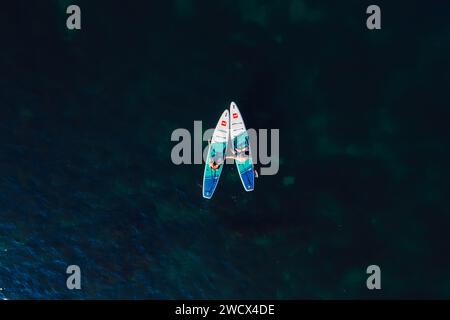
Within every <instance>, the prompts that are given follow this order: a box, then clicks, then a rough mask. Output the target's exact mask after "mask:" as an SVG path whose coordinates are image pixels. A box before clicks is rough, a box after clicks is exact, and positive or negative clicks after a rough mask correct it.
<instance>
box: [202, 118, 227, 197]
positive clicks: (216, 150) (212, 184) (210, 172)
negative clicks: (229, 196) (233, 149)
mask: <svg viewBox="0 0 450 320" xmlns="http://www.w3.org/2000/svg"><path fill="white" fill-rule="evenodd" d="M229 128H230V114H229V112H228V110H225V111H224V112H223V113H222V116H221V117H220V119H219V122H218V123H217V126H216V129H215V130H214V133H213V136H212V138H211V143H210V146H209V149H208V156H207V158H206V163H205V171H204V173H203V197H204V198H206V199H211V198H212V196H213V194H214V191H215V190H216V187H217V184H218V183H219V179H220V174H221V173H222V169H223V166H224V164H225V156H226V152H227V146H228V135H229V131H230V129H229ZM213 161H216V163H218V164H220V166H219V167H218V168H217V169H213V168H211V165H210V164H211V163H212V162H213Z"/></svg>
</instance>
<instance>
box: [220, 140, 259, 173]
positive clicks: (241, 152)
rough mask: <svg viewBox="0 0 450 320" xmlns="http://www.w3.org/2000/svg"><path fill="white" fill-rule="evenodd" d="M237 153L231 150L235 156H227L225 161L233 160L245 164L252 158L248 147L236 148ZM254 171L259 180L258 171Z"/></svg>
mask: <svg viewBox="0 0 450 320" xmlns="http://www.w3.org/2000/svg"><path fill="white" fill-rule="evenodd" d="M236 151H237V152H236ZM236 151H234V150H231V152H232V153H233V155H232V156H226V157H225V159H233V160H237V161H239V162H245V161H246V160H247V159H248V158H249V156H250V152H249V148H248V147H244V148H242V149H240V148H236ZM253 171H254V172H255V177H256V178H258V177H259V176H258V171H256V169H254V170H253Z"/></svg>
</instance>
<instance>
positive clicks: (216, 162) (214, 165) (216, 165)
mask: <svg viewBox="0 0 450 320" xmlns="http://www.w3.org/2000/svg"><path fill="white" fill-rule="evenodd" d="M222 163H223V159H222V158H218V159H214V158H211V159H209V166H210V167H211V169H213V170H218V169H219V168H220V166H221V165H222Z"/></svg>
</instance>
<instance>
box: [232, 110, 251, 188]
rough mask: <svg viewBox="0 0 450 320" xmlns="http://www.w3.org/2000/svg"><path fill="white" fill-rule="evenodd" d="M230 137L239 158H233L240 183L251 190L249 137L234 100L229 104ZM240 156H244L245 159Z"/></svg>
mask: <svg viewBox="0 0 450 320" xmlns="http://www.w3.org/2000/svg"><path fill="white" fill-rule="evenodd" d="M230 137H231V142H232V148H233V151H234V153H235V156H237V157H238V158H240V159H235V162H236V166H237V169H238V172H239V177H240V178H241V181H242V185H243V186H244V189H245V191H253V189H254V187H255V172H254V170H253V160H252V153H251V150H250V138H249V135H248V133H247V129H246V128H245V123H244V120H243V119H242V115H241V113H240V112H239V109H238V107H237V105H236V104H235V103H234V102H232V103H231V105H230ZM242 158H245V160H243V159H242ZM241 160H243V161H241Z"/></svg>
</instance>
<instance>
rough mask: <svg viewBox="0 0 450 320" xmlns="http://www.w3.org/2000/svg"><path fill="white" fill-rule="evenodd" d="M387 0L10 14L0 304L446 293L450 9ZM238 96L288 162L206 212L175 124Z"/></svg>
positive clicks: (40, 7) (225, 189)
mask: <svg viewBox="0 0 450 320" xmlns="http://www.w3.org/2000/svg"><path fill="white" fill-rule="evenodd" d="M72 2H74V3H75V2H76V4H77V5H79V6H80V8H81V10H82V28H81V30H78V31H70V30H68V29H67V28H66V18H67V16H68V15H67V14H66V7H67V6H68V5H69V4H72ZM377 2H378V5H379V6H380V7H381V9H382V29H381V30H376V31H370V30H368V29H367V28H366V24H365V21H366V18H367V16H368V15H367V14H366V12H365V11H366V8H367V6H368V5H370V4H372V3H369V2H366V1H345V3H344V2H342V1H339V2H337V1H309V0H283V1H262V0H261V1H258V0H245V1H225V0H216V1H194V0H176V1H174V0H170V1H128V2H124V1H113V0H109V1H104V0H96V1H87V0H78V1H65V0H53V1H51V0H45V1H32V2H30V1H22V0H18V1H8V2H5V3H2V4H1V9H2V10H1V13H0V35H1V39H2V41H1V47H0V49H1V50H0V298H2V299H200V298H201V299H227V298H235V299H238V298H251V299H263V298H264V299H266V298H275V299H336V298H339V299H354V298H363V299H377V298H385V299H392V298H450V277H449V273H448V270H449V268H450V258H449V254H448V252H449V250H450V238H449V232H448V229H449V227H450V212H449V199H450V197H449V196H450V195H449V192H448V190H449V188H448V184H449V178H450V175H449V171H450V169H449V163H450V162H449V160H450V159H449V137H450V134H449V133H450V132H449V129H448V128H449V125H448V123H449V121H448V119H449V118H448V115H449V112H448V108H449V106H450V91H449V89H450V86H449V84H450V67H449V59H450V19H449V14H450V3H448V2H446V1H436V2H433V4H431V3H430V2H427V1H396V2H395V4H394V3H392V1H377ZM231 101H236V102H237V104H238V105H239V108H240V110H241V112H242V114H243V116H244V118H245V120H246V124H247V127H249V128H255V129H279V130H280V141H279V143H280V168H279V171H278V173H277V174H276V175H273V176H260V178H259V179H257V181H256V187H255V191H254V192H251V193H247V192H245V191H244V189H243V188H242V185H241V182H240V180H239V176H238V174H237V171H236V168H235V166H232V165H227V166H226V167H225V168H224V170H223V173H222V178H221V181H220V184H219V186H218V188H217V190H216V193H215V195H214V198H213V199H212V200H209V201H208V200H205V199H203V198H202V194H201V184H202V176H203V166H202V165H180V166H176V165H174V164H173V163H172V161H171V156H170V155H171V150H172V148H173V147H174V146H175V144H176V142H173V141H171V134H172V132H173V131H174V130H176V129H178V128H186V129H188V130H189V131H190V132H193V131H194V121H195V120H201V121H202V124H203V129H205V130H206V129H208V128H212V127H214V126H215V124H216V122H217V119H218V117H219V116H220V114H221V113H222V111H223V110H224V109H225V108H227V107H228V106H229V103H230V102H231ZM206 145H207V143H206V142H204V144H203V146H206ZM261 166H262V165H257V166H256V167H257V169H258V170H260V169H261ZM69 265H78V266H79V267H80V268H81V277H82V278H81V286H82V288H81V290H68V289H67V287H66V279H67V277H68V276H69V275H68V274H66V269H67V267H68V266H69ZM369 265H378V266H380V268H381V272H382V278H381V279H382V280H381V281H382V289H381V290H375V291H370V290H368V289H367V287H366V279H367V277H368V275H367V273H366V268H367V267H368V266H369Z"/></svg>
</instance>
